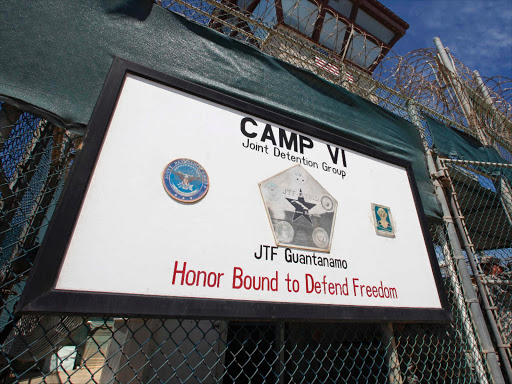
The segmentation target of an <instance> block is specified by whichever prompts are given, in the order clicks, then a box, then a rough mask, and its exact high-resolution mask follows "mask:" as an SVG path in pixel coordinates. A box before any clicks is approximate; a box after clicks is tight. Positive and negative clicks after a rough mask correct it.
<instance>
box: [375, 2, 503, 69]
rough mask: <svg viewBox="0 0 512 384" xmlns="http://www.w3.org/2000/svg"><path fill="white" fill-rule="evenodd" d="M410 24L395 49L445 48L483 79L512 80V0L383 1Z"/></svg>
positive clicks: (405, 50)
mask: <svg viewBox="0 0 512 384" xmlns="http://www.w3.org/2000/svg"><path fill="white" fill-rule="evenodd" d="M380 2H381V3H383V4H384V5H385V6H386V7H388V8H389V9H391V10H392V11H393V12H395V13H396V14H397V15H398V16H400V17H401V18H402V19H404V20H405V21H406V22H408V23H409V25H410V27H409V29H408V30H407V32H406V35H405V36H404V37H403V38H402V39H401V40H399V41H398V43H397V44H396V45H395V46H394V47H393V51H395V52H396V53H398V54H404V53H407V52H409V51H412V50H414V49H418V48H433V47H434V43H433V41H432V39H433V38H434V37H435V36H438V37H440V38H441V40H442V42H443V44H444V46H445V47H449V48H450V50H451V52H452V53H453V54H454V55H455V56H456V57H457V58H458V59H459V60H461V61H462V62H463V63H464V64H465V65H466V66H467V67H469V68H470V69H472V70H474V69H476V70H478V71H479V72H480V74H481V75H482V76H486V77H492V76H496V75H501V76H505V77H508V78H512V0H380Z"/></svg>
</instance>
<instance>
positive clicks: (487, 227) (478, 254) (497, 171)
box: [443, 159, 512, 359]
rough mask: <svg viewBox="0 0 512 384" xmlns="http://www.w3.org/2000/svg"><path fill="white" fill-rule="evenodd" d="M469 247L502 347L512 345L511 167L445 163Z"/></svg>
mask: <svg viewBox="0 0 512 384" xmlns="http://www.w3.org/2000/svg"><path fill="white" fill-rule="evenodd" d="M443 163H444V164H445V165H446V167H447V170H448V173H449V177H450V180H451V187H452V188H453V192H454V193H453V196H454V199H455V203H456V205H457V210H458V211H459V212H460V216H461V218H462V220H461V223H462V224H463V226H464V232H465V234H466V236H467V238H468V239H469V244H468V246H469V247H470V250H471V251H472V252H471V253H474V256H475V262H476V266H477V270H476V271H473V273H474V278H475V279H480V280H481V281H482V283H483V285H484V287H485V290H486V293H487V295H488V297H489V301H490V303H489V304H490V308H489V310H491V311H492V313H493V314H494V317H495V319H496V322H497V327H498V331H499V333H500V334H501V338H502V340H501V342H500V341H499V340H497V341H496V342H497V345H498V347H499V346H500V344H502V347H504V348H506V350H507V353H508V356H509V359H510V357H511V354H510V343H511V342H512V194H511V192H512V189H511V187H510V185H511V181H512V167H511V165H510V164H496V163H481V162H471V161H455V160H449V159H445V160H443Z"/></svg>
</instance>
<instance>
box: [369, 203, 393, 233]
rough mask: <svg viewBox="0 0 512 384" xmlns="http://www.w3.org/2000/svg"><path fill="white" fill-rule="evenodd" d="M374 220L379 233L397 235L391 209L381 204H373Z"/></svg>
mask: <svg viewBox="0 0 512 384" xmlns="http://www.w3.org/2000/svg"><path fill="white" fill-rule="evenodd" d="M372 213H373V220H374V223H375V231H376V232H377V235H381V236H387V237H395V227H394V223H393V218H392V217H391V209H390V208H389V207H385V206H383V205H379V204H372Z"/></svg>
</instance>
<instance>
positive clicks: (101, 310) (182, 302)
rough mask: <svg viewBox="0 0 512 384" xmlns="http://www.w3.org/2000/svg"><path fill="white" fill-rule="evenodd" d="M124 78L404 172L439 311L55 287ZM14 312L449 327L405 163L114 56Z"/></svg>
mask: <svg viewBox="0 0 512 384" xmlns="http://www.w3.org/2000/svg"><path fill="white" fill-rule="evenodd" d="M127 74H132V75H136V76H139V77H142V78H145V79H148V80H150V81H154V82H157V83H160V84H162V85H165V86H169V87H172V88H175V89H177V90H180V91H183V92H186V93H188V94H191V95H194V96H197V97H200V98H203V99H206V100H209V101H212V102H215V103H217V104H220V105H223V106H226V107H229V108H233V109H235V110H238V111H240V112H244V113H248V114H250V115H253V116H256V117H259V118H261V119H264V120H266V121H270V122H274V123H276V124H278V125H281V126H285V127H293V128H294V130H296V131H298V132H300V133H304V134H306V135H310V136H313V137H315V138H318V139H320V140H324V141H327V142H331V143H333V144H336V145H338V146H340V147H344V148H348V149H351V150H354V151H356V152H359V153H362V154H365V155H368V156H371V157H373V158H376V159H380V160H383V161H386V162H388V163H391V164H395V165H398V166H400V167H403V168H405V169H406V170H407V174H408V178H409V182H410V185H411V189H412V194H413V198H414V202H415V205H416V210H417V213H418V216H419V219H420V225H421V230H422V232H423V237H424V240H425V244H426V248H427V251H428V255H429V259H430V266H431V268H432V272H433V276H434V280H435V283H436V288H437V292H438V295H439V299H440V302H441V306H442V308H440V309H435V308H396V307H364V306H351V305H327V304H296V303H279V302H256V301H244V300H227V299H205V298H184V297H172V296H152V295H135V294H119V293H104V292H81V291H71V290H58V289H56V288H55V286H56V283H57V279H58V276H59V272H60V268H61V265H62V262H63V261H64V257H65V255H66V252H67V247H68V245H69V242H70V240H71V236H72V234H73V231H74V227H75V224H76V222H77V220H78V216H79V213H80V209H81V206H82V203H83V201H84V198H85V195H86V192H87V188H88V185H89V181H90V179H91V176H92V174H93V172H94V168H95V165H96V160H97V159H98V156H99V154H100V152H101V147H102V143H103V140H104V138H105V137H106V135H107V131H108V127H109V124H110V120H111V117H112V115H113V112H114V109H115V106H116V103H117V100H118V97H119V95H120V93H121V89H122V86H123V83H124V79H125V77H126V75H127ZM16 312H17V313H19V314H34V313H38V314H41V313H51V314H62V315H68V314H73V315H101V316H122V317H165V318H168V317H173V318H175V317H179V318H194V319H237V320H295V321H312V320H313V321H355V320H357V321H373V322H380V321H384V322H449V321H452V315H451V313H450V310H449V304H448V299H447V296H446V292H445V291H444V289H443V282H442V277H441V273H440V269H439V265H438V263H437V258H436V256H435V251H434V248H433V243H432V240H431V238H430V234H429V231H428V229H427V225H426V218H425V215H424V212H423V207H422V204H421V200H420V197H419V192H418V188H417V185H416V182H415V180H414V175H413V170H412V167H411V164H410V163H409V162H407V161H405V160H402V159H399V158H396V157H393V156H390V155H388V154H385V153H383V152H380V151H377V150H375V149H373V148H369V147H366V146H364V145H362V144H359V143H357V142H354V141H351V140H347V139H346V138H344V137H342V136H341V134H338V133H335V132H332V131H327V130H325V129H322V128H321V127H318V126H312V125H310V124H306V123H304V122H301V121H298V120H295V119H292V118H290V117H287V116H284V115H282V114H280V113H278V112H276V111H274V110H270V109H268V108H263V107H261V106H257V105H255V104H251V103H249V102H246V101H243V100H241V99H238V98H234V97H232V96H229V95H227V94H224V93H221V92H218V91H214V90H212V89H209V88H206V87H203V86H200V85H197V84H194V83H191V82H189V81H185V80H182V79H179V78H176V77H173V76H169V75H166V74H163V73H160V72H157V71H155V70H153V69H150V68H146V67H144V66H141V65H139V64H136V63H133V62H130V61H127V60H124V59H120V58H114V61H113V64H112V67H111V69H110V72H109V74H108V76H107V79H106V82H105V84H104V86H103V89H102V92H101V95H100V97H99V99H98V102H97V104H96V107H95V109H94V111H93V114H92V118H91V120H90V123H89V126H88V130H87V136H86V138H85V142H84V146H83V149H82V150H81V152H80V153H79V155H78V156H77V158H76V160H75V163H74V164H73V166H72V169H71V172H70V174H69V177H68V179H67V181H66V184H65V186H64V189H63V192H62V196H61V198H60V200H59V202H58V204H57V208H56V211H55V213H54V215H53V218H52V220H51V223H50V225H49V228H48V231H47V233H46V236H45V239H44V241H43V244H42V245H41V248H40V250H39V252H38V255H37V258H36V261H35V264H34V267H33V268H32V271H31V274H30V278H29V280H28V282H27V285H26V287H25V289H24V291H23V294H22V297H21V300H20V302H19V303H18V305H17V309H16Z"/></svg>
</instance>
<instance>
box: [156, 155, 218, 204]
mask: <svg viewBox="0 0 512 384" xmlns="http://www.w3.org/2000/svg"><path fill="white" fill-rule="evenodd" d="M162 181H163V184H164V188H165V191H166V192H167V194H168V195H169V196H171V197H172V198H173V199H174V200H176V201H179V202H182V203H195V202H196V201H199V200H201V199H202V198H203V197H205V195H206V193H207V192H208V188H209V187H210V182H209V180H208V174H207V173H206V171H205V169H204V168H203V167H202V166H201V164H199V163H198V162H196V161H194V160H190V159H176V160H173V161H171V162H170V163H169V164H167V166H166V167H165V169H164V173H163V180H162Z"/></svg>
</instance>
